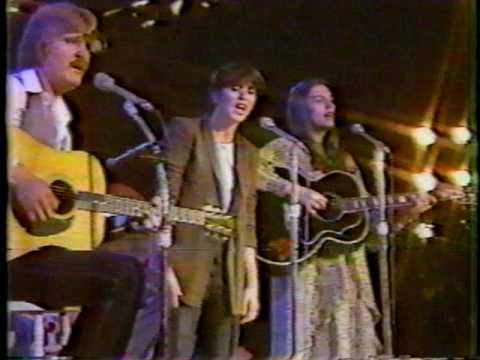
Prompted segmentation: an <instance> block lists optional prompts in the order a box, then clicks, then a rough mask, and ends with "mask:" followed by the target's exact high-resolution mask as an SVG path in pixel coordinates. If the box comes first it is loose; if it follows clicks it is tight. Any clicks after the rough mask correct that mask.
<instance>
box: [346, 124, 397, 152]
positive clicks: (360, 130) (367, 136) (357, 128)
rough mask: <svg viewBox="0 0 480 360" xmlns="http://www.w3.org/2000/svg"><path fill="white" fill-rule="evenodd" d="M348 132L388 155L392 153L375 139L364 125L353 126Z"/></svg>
mask: <svg viewBox="0 0 480 360" xmlns="http://www.w3.org/2000/svg"><path fill="white" fill-rule="evenodd" d="M348 130H350V131H351V132H352V133H354V134H355V135H359V136H361V137H363V138H364V139H365V140H367V141H368V142H370V143H372V144H373V145H374V146H375V147H376V148H378V149H379V150H382V151H383V152H385V153H386V154H390V153H391V151H390V149H389V147H388V146H387V145H385V144H384V143H383V142H381V141H380V140H378V139H376V138H374V137H373V136H372V135H370V134H368V133H367V132H366V131H365V128H364V127H363V125H362V124H352V125H350V126H349V127H348Z"/></svg>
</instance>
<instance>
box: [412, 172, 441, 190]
mask: <svg viewBox="0 0 480 360" xmlns="http://www.w3.org/2000/svg"><path fill="white" fill-rule="evenodd" d="M412 182H413V184H414V185H415V187H416V188H417V189H418V190H419V191H425V192H428V191H432V190H433V189H435V187H436V186H437V183H438V180H437V178H436V177H435V176H433V174H432V173H430V172H423V173H417V174H413V175H412Z"/></svg>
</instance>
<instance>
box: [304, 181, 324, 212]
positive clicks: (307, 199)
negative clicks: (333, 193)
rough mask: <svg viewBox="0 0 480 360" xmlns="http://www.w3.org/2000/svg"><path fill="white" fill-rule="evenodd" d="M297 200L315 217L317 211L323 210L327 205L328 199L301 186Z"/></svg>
mask: <svg viewBox="0 0 480 360" xmlns="http://www.w3.org/2000/svg"><path fill="white" fill-rule="evenodd" d="M298 200H299V202H300V204H302V205H303V206H305V209H306V210H307V211H308V212H309V213H310V214H312V215H315V214H316V212H317V210H324V209H325V208H326V207H327V204H328V199H327V198H326V197H325V196H323V195H322V194H320V193H319V192H317V191H315V190H312V189H309V188H306V187H303V186H302V187H300V189H299V191H298Z"/></svg>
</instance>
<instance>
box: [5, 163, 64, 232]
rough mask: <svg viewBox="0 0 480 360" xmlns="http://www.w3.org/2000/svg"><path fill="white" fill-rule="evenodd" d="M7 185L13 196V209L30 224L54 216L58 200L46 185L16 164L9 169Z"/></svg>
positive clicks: (58, 203)
mask: <svg viewBox="0 0 480 360" xmlns="http://www.w3.org/2000/svg"><path fill="white" fill-rule="evenodd" d="M9 183H10V185H11V186H12V187H13V191H14V194H15V198H14V201H15V203H14V207H15V208H16V209H17V210H20V213H21V214H20V215H21V216H25V217H26V218H27V219H28V221H30V222H32V223H33V222H37V221H47V220H48V219H51V218H53V217H54V216H55V210H56V209H57V208H58V206H59V205H60V202H59V200H58V199H57V197H56V196H55V194H54V193H53V192H52V190H51V189H50V186H49V184H48V183H46V182H45V181H43V180H42V179H40V178H39V177H37V176H35V175H33V174H32V173H31V172H30V171H28V170H27V169H26V168H25V167H23V166H22V165H20V164H18V165H15V166H14V167H13V168H12V169H11V173H10V176H9Z"/></svg>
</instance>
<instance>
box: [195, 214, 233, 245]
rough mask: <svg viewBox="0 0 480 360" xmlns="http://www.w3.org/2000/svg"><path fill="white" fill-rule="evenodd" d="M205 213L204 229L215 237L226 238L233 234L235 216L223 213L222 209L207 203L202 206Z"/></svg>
mask: <svg viewBox="0 0 480 360" xmlns="http://www.w3.org/2000/svg"><path fill="white" fill-rule="evenodd" d="M202 210H203V212H204V213H205V225H204V226H205V229H207V231H208V232H209V233H210V234H211V235H212V236H213V237H215V238H219V239H221V240H228V239H230V238H231V237H233V236H234V231H235V227H236V224H235V218H234V217H233V216H230V215H225V213H224V212H223V211H222V209H220V208H218V207H215V206H211V205H207V206H204V207H202Z"/></svg>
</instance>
